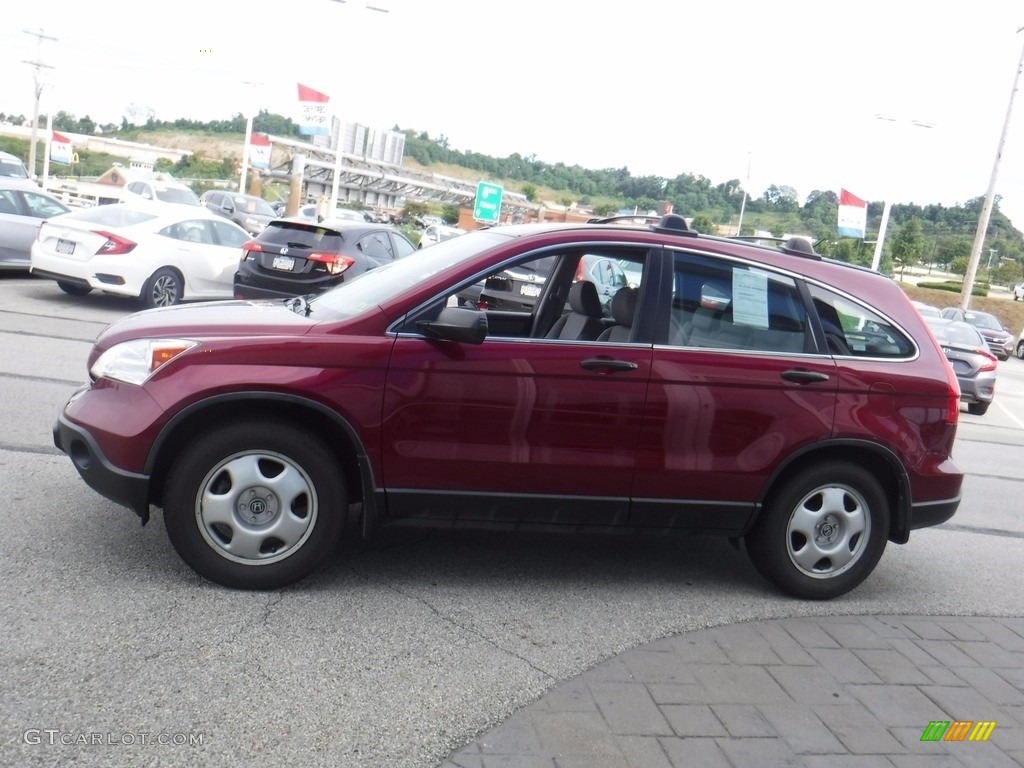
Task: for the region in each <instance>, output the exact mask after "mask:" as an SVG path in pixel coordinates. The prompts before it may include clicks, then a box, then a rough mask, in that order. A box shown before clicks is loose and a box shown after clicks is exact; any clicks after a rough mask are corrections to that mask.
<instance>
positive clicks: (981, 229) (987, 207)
mask: <svg viewBox="0 0 1024 768" xmlns="http://www.w3.org/2000/svg"><path fill="white" fill-rule="evenodd" d="M1022 29H1024V27H1017V33H1018V34H1020V31H1021V30H1022ZM1021 69H1024V47H1021V50H1020V59H1019V60H1018V61H1017V74H1016V75H1014V77H1013V88H1012V89H1011V90H1010V103H1009V104H1008V105H1007V106H1006V119H1005V120H1003V132H1002V134H1001V135H1000V136H999V147H998V148H997V149H996V159H995V162H994V163H993V164H992V176H991V178H990V179H989V182H988V192H987V193H986V195H985V202H984V204H982V206H981V214H980V215H979V216H978V230H977V232H975V233H974V245H973V246H971V257H970V258H969V259H968V260H967V273H966V274H965V275H964V287H963V288H962V289H961V291H960V309H964V310H966V309H968V308H969V307H970V305H971V291H973V290H974V277H975V275H976V274H977V273H978V261H979V260H980V259H981V249H982V246H983V245H984V244H985V233H986V232H987V231H988V222H989V219H990V218H991V216H992V204H993V202H994V200H995V197H996V177H997V176H998V175H999V163H1000V161H1001V160H1002V159H1003V146H1004V145H1005V144H1006V134H1007V132H1008V131H1009V129H1010V115H1011V114H1012V113H1013V97H1014V96H1015V95H1016V93H1017V85H1018V83H1019V82H1020V71H1021Z"/></svg>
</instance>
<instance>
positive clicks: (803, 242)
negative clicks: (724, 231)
mask: <svg viewBox="0 0 1024 768" xmlns="http://www.w3.org/2000/svg"><path fill="white" fill-rule="evenodd" d="M729 239H730V240H742V241H744V242H747V243H764V242H768V243H777V244H778V250H780V251H782V252H783V253H788V254H789V255H790V256H803V257H804V258H806V259H815V260H817V261H821V254H820V253H818V252H817V251H816V250H814V246H813V245H811V243H810V242H808V241H807V238H804V237H790V238H788V239H787V238H784V237H764V236H761V235H735V236H733V237H731V238H729Z"/></svg>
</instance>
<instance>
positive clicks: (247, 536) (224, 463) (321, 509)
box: [164, 420, 347, 589]
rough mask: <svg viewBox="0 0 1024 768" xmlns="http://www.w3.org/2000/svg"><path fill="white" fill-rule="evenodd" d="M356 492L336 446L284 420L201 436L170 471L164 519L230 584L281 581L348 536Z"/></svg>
mask: <svg viewBox="0 0 1024 768" xmlns="http://www.w3.org/2000/svg"><path fill="white" fill-rule="evenodd" d="M346 508H347V492H346V487H345V481H344V479H343V473H342V472H341V469H340V467H339V466H338V464H337V462H336V460H335V458H334V454H333V453H332V452H331V450H330V448H328V446H327V445H326V444H325V443H324V442H323V441H322V440H320V439H319V438H318V437H317V436H316V435H314V434H312V433H311V432H308V431H306V430H304V429H298V428H296V427H293V426H291V425H289V424H286V423H283V422H275V421H272V420H271V421H264V422H255V421H241V422H234V423H228V424H225V425H223V426H220V427H215V428H212V429H211V430H209V431H207V432H205V433H203V434H202V435H199V436H197V437H196V439H195V440H194V441H193V442H191V443H190V444H189V445H188V446H187V447H186V449H185V450H184V451H182V453H181V454H180V456H179V457H178V460H177V461H176V462H175V464H174V466H173V467H172V468H171V471H170V473H169V474H168V476H167V485H166V492H165V498H164V525H165V526H166V528H167V534H168V536H169V538H170V540H171V543H172V544H173V545H174V548H175V549H176V550H177V551H178V554H179V555H181V558H182V559H183V560H184V561H185V562H186V563H187V564H188V565H189V566H190V567H191V568H192V569H193V570H195V571H196V572H197V573H199V574H200V575H202V576H205V577H206V578H208V579H210V580H211V581H215V582H217V583H218V584H222V585H224V586H226V587H235V588H241V589H278V588H280V587H284V586H286V585H288V584H292V583H294V582H296V581H298V580H299V579H301V578H303V577H304V576H307V575H308V574H310V573H311V572H312V571H313V570H315V569H316V567H317V566H318V565H319V564H320V562H321V561H322V560H323V558H324V557H325V556H326V555H327V554H328V553H330V552H331V551H332V550H333V549H334V548H335V547H336V546H337V543H338V540H339V538H340V536H341V531H342V527H343V525H344V522H345V517H346V515H345V513H346Z"/></svg>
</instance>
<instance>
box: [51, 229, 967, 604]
mask: <svg viewBox="0 0 1024 768" xmlns="http://www.w3.org/2000/svg"><path fill="white" fill-rule="evenodd" d="M274 229H280V230H281V234H291V233H292V230H294V225H293V226H292V227H287V226H286V227H281V226H280V225H279V224H278V223H276V222H275V223H274V224H272V225H271V226H269V227H267V230H265V232H269V231H271V230H274ZM314 231H322V232H323V234H324V236H325V237H332V236H333V235H332V230H330V229H329V228H323V227H320V228H315V229H314ZM294 234H295V235H296V237H297V238H302V237H304V236H305V235H304V234H303V233H299V232H295V233H294ZM296 242H301V241H300V240H296ZM297 251H298V252H299V253H304V254H306V255H310V253H311V251H312V248H309V247H307V246H306V245H305V244H302V245H300V246H299V247H297ZM256 253H257V254H258V253H259V252H256ZM583 254H590V255H599V256H601V257H603V258H609V259H613V260H615V261H617V262H619V263H621V262H622V261H626V262H629V263H631V264H633V265H635V266H636V270H637V271H639V272H640V274H641V275H642V279H641V284H640V288H639V289H636V288H632V287H631V286H624V287H623V288H622V289H621V290H620V291H619V292H618V293H617V294H616V295H615V297H614V298H613V300H612V314H613V318H614V321H615V322H614V324H612V325H609V326H608V327H607V328H606V329H605V330H603V331H602V332H601V334H599V336H598V338H597V339H596V340H593V341H586V340H581V339H580V338H574V337H573V336H572V335H570V334H559V335H558V337H557V338H549V334H550V333H551V331H552V329H553V328H554V327H555V326H556V325H557V324H558V323H559V322H560V321H561V319H562V316H563V305H564V303H565V302H566V301H567V299H568V296H569V294H570V293H571V292H582V290H583V289H582V287H576V286H583V285H584V284H586V283H587V282H588V281H582V282H580V281H575V276H576V274H577V272H578V265H579V260H580V259H581V257H582V255H583ZM266 255H267V257H268V258H271V259H273V258H276V257H277V254H274V255H272V254H270V253H268V254H266ZM286 255H289V256H290V255H291V248H290V247H289V253H288V254H286ZM304 258H305V257H304ZM546 258H551V259H553V260H554V263H553V265H552V268H551V270H550V271H549V272H548V273H547V279H546V280H545V281H544V283H543V284H542V291H541V296H540V297H538V300H537V301H536V302H535V304H534V309H533V311H532V312H506V311H501V310H492V309H488V310H480V309H467V308H463V307H459V306H456V303H457V302H456V297H457V296H458V294H459V293H460V292H461V291H462V290H463V289H464V288H465V287H466V286H468V285H472V284H475V283H478V282H479V281H480V279H481V276H486V275H491V274H501V273H503V272H506V271H509V270H511V271H515V270H517V269H518V268H520V266H521V265H522V264H523V263H526V262H536V261H538V260H539V259H546ZM267 268H270V269H272V267H270V266H269V265H268V267H267ZM286 271H293V270H286ZM712 287H714V290H713V291H712V290H711V289H712ZM723 291H724V292H725V297H724V298H722V297H721V296H720V293H721V292H723ZM705 295H707V296H708V300H707V301H704V299H703V298H702V297H703V296H705ZM573 319H575V318H573ZM566 324H568V323H566ZM580 325H581V326H582V325H583V324H580ZM87 366H88V370H89V382H88V383H87V384H86V385H85V386H84V387H82V388H81V389H80V390H79V391H78V392H76V393H75V395H74V396H73V397H72V398H71V399H70V401H69V402H68V404H67V405H66V406H65V407H64V408H63V409H62V411H61V412H60V414H59V416H58V421H57V424H56V425H55V427H54V441H55V444H56V445H57V446H58V447H59V448H60V449H62V450H63V451H65V452H66V453H67V454H68V455H69V457H70V458H71V460H72V463H73V465H74V466H75V468H76V469H77V470H78V472H79V473H80V475H81V476H82V478H83V479H84V480H85V482H86V483H88V484H89V485H90V486H91V487H92V488H94V489H95V490H97V491H98V492H99V493H101V494H103V495H105V496H107V497H108V498H110V499H112V500H114V501H115V502H117V503H120V504H124V505H126V506H127V507H129V508H131V509H133V510H134V511H135V512H136V513H138V514H139V515H140V516H141V518H142V520H143V522H145V521H146V520H148V519H149V515H150V508H151V507H152V506H156V507H160V508H162V509H163V520H164V524H165V526H166V528H167V533H168V535H169V537H170V540H171V542H172V544H173V545H174V547H175V549H176V550H177V551H178V553H179V554H180V555H181V557H182V558H183V559H184V560H185V562H187V563H188V564H189V565H190V566H191V567H192V568H193V569H194V570H195V571H196V572H198V573H200V574H202V575H203V576H205V577H206V578H208V579H211V580H213V581H215V582H218V583H220V584H224V585H227V586H230V587H239V588H250V589H276V588H279V587H281V586H283V585H285V584H289V583H292V582H294V581H296V580H298V579H301V578H302V577H303V576H305V575H307V574H309V573H310V572H311V571H313V570H314V569H315V568H316V567H317V566H318V564H320V563H321V562H322V561H323V560H324V558H325V557H327V556H328V555H331V554H334V555H335V556H340V555H338V550H337V547H336V545H337V543H338V541H339V537H340V536H341V535H342V532H343V531H347V532H352V533H354V534H356V535H363V536H372V535H373V533H374V532H375V531H377V530H379V529H381V528H383V527H386V526H392V525H415V526H439V527H441V528H445V529H448V528H452V527H466V526H477V527H484V528H490V529H494V530H495V531H500V532H501V535H502V536H509V535H514V533H513V532H514V531H517V530H521V529H529V530H536V529H542V530H546V531H559V530H560V531H565V532H579V531H593V532H614V531H629V532H633V533H637V532H644V531H652V532H655V531H657V532H661V533H664V532H666V531H676V532H681V533H694V532H699V533H704V534H714V535H720V536H728V537H735V538H737V539H742V540H743V541H744V542H745V547H744V549H745V551H746V553H747V554H748V555H749V557H750V558H751V560H752V562H753V563H754V565H755V566H756V568H757V570H758V571H759V572H760V573H761V574H762V575H763V576H764V577H765V578H766V579H767V580H769V581H770V582H771V583H773V584H775V585H776V586H777V587H779V588H780V589H782V590H784V591H786V592H789V593H791V594H793V595H797V596H800V597H803V598H813V599H824V598H832V597H836V596H837V595H841V594H843V593H845V592H847V591H849V590H850V589H853V588H854V587H856V586H857V585H858V584H860V583H861V582H862V581H863V580H864V579H865V578H866V577H867V576H868V575H869V574H870V573H871V572H872V571H873V569H874V568H875V565H876V564H877V562H878V561H879V559H880V558H881V556H882V554H883V551H884V549H885V547H886V544H887V542H888V541H892V542H895V543H906V542H907V541H908V540H909V537H910V534H911V532H912V531H913V530H915V529H919V528H922V527H925V526H930V525H937V524H939V523H942V522H944V521H946V520H948V519H949V518H950V517H951V516H952V515H953V514H954V513H955V511H956V509H957V506H958V505H959V503H960V497H961V487H962V483H963V474H962V472H961V470H960V469H959V468H958V467H957V465H956V464H955V463H954V461H953V459H952V458H951V452H952V449H953V444H954V440H955V438H956V431H957V420H958V417H959V397H960V392H959V389H958V386H957V381H956V378H955V376H954V375H953V371H952V368H951V367H950V365H949V364H948V363H947V361H946V359H945V357H944V355H943V352H942V350H941V348H940V347H939V346H938V344H937V342H936V340H935V338H934V336H933V335H932V333H931V332H930V331H929V330H928V328H927V326H926V325H925V323H924V321H923V319H922V318H921V316H920V315H919V314H918V313H917V311H916V310H915V309H914V308H913V307H912V306H911V304H910V301H909V300H908V299H907V297H906V295H905V294H904V292H903V291H902V290H901V289H900V288H899V286H898V285H897V284H896V283H895V282H893V281H892V280H891V279H889V278H887V277H885V276H883V275H880V274H878V273H877V272H873V271H871V270H868V269H864V268H860V267H855V266H852V265H849V264H845V263H841V262H836V261H832V260H829V259H824V258H822V257H820V256H818V255H817V254H815V253H813V251H812V250H810V249H809V248H807V249H800V248H795V247H784V248H783V249H781V250H776V249H774V248H769V247H766V246H758V245H751V244H746V243H742V242H739V241H735V240H728V239H725V238H720V237H710V236H705V235H698V234H697V233H694V232H693V231H692V230H689V229H687V228H686V225H685V222H684V221H683V219H682V217H679V216H673V215H669V216H666V217H665V218H664V219H663V220H662V221H661V222H660V223H659V224H658V225H655V226H653V227H651V226H636V227H628V226H608V225H600V224H594V225H566V224H532V225H509V226H502V227H493V228H487V229H482V230H479V231H476V232H470V233H467V234H466V235H463V236H462V237H457V238H454V239H452V240H447V241H445V242H443V243H438V244H437V245H435V246H431V247H430V248H428V249H424V250H423V251H421V252H418V253H416V254H415V255H413V256H410V257H408V258H401V259H395V260H393V261H392V262H391V263H389V264H386V265H384V266H381V267H379V268H377V269H373V270H370V271H368V272H364V273H363V274H362V275H361V276H360V277H358V278H357V279H355V280H352V281H345V282H344V283H342V284H341V285H339V286H337V287H335V288H333V289H332V290H329V291H326V292H324V293H322V294H319V295H317V296H313V297H301V296H299V297H294V298H291V299H288V300H284V301H263V302H244V301H239V302H226V303H218V304H216V305H214V304H199V305H193V306H186V307H173V308H170V309H166V310H162V311H159V312H140V313H136V314H134V315H132V316H130V317H127V318H124V319H122V320H118V321H115V322H114V323H112V324H111V325H109V326H108V327H107V328H106V329H105V330H104V331H102V332H101V333H100V335H99V336H98V337H97V339H96V342H95V344H94V346H93V348H92V350H91V351H90V353H89V355H88V363H87ZM77 504H78V507H79V508H81V507H82V506H88V504H87V503H86V504H83V502H82V501H81V500H79V501H78V502H77ZM886 588H891V589H893V590H898V589H899V588H900V586H899V585H898V584H896V583H892V584H889V585H888V587H886Z"/></svg>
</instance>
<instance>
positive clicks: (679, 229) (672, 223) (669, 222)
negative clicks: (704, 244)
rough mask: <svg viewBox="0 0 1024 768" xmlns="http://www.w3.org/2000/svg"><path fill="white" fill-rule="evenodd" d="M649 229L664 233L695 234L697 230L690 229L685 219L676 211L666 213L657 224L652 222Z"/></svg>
mask: <svg viewBox="0 0 1024 768" xmlns="http://www.w3.org/2000/svg"><path fill="white" fill-rule="evenodd" d="M651 229H653V230H654V231H655V232H660V233H662V234H664V235H693V236H696V235H697V230H695V229H691V228H690V225H689V224H687V223H686V219H684V218H683V217H682V216H680V215H679V214H678V213H666V214H665V215H664V216H662V217H661V218H660V219H658V223H657V224H652V225H651Z"/></svg>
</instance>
